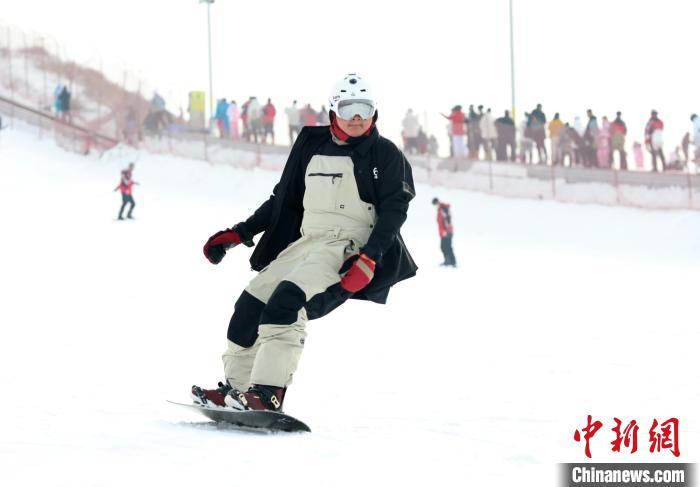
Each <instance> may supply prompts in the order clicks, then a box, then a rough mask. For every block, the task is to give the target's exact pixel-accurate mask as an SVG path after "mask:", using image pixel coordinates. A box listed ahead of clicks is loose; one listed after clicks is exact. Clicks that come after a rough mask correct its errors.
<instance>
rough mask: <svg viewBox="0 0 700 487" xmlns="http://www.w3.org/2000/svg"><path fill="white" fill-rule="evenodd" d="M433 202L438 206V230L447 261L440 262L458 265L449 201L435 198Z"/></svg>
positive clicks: (446, 264) (447, 264) (445, 264)
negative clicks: (454, 248)
mask: <svg viewBox="0 0 700 487" xmlns="http://www.w3.org/2000/svg"><path fill="white" fill-rule="evenodd" d="M433 204H434V205H436V206H437V207H438V211H437V222H438V231H439V232H440V249H441V250H442V255H443V256H444V258H445V261H444V262H443V263H442V264H440V265H443V266H452V267H457V259H455V253H454V251H453V250H452V234H453V233H454V231H453V229H452V215H450V205H449V204H448V203H440V200H438V199H437V198H433Z"/></svg>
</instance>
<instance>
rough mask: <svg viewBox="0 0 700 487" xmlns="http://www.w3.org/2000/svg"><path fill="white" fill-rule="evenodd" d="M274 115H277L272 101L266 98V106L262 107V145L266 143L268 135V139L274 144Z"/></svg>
mask: <svg viewBox="0 0 700 487" xmlns="http://www.w3.org/2000/svg"><path fill="white" fill-rule="evenodd" d="M275 115H277V110H276V109H275V105H273V104H272V100H271V99H270V98H268V99H267V104H266V105H265V106H264V107H263V144H266V143H267V135H268V134H270V138H272V143H273V144H274V143H275V127H274V125H275Z"/></svg>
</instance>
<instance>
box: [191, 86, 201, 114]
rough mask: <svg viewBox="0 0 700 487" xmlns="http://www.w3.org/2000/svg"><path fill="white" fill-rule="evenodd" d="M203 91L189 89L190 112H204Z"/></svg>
mask: <svg viewBox="0 0 700 487" xmlns="http://www.w3.org/2000/svg"><path fill="white" fill-rule="evenodd" d="M204 103H205V102H204V92H203V91H190V113H192V112H199V113H204Z"/></svg>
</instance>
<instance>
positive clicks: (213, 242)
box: [204, 225, 254, 264]
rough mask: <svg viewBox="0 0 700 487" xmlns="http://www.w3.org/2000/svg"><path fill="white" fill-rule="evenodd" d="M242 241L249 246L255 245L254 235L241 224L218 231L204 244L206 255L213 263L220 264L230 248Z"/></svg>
mask: <svg viewBox="0 0 700 487" xmlns="http://www.w3.org/2000/svg"><path fill="white" fill-rule="evenodd" d="M240 243H242V244H244V245H246V246H247V247H252V246H253V245H254V244H253V239H252V237H251V236H250V235H249V234H248V232H246V231H245V230H244V229H243V228H242V227H241V226H240V225H236V226H234V227H233V228H229V229H227V230H222V231H220V232H216V233H215V234H214V235H212V236H211V237H209V240H207V243H205V244H204V257H206V258H207V260H209V262H211V263H212V264H218V263H219V262H221V259H223V258H224V255H226V251H227V250H228V249H230V248H233V247H235V246H236V245H238V244H240Z"/></svg>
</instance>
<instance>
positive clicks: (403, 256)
mask: <svg viewBox="0 0 700 487" xmlns="http://www.w3.org/2000/svg"><path fill="white" fill-rule="evenodd" d="M330 140H331V134H330V130H329V128H328V127H304V128H303V129H302V130H301V132H300V133H299V136H298V137H297V140H296V142H295V143H294V146H293V147H292V150H291V152H290V154H289V158H288V159H287V163H286V165H285V166H284V170H283V172H282V176H281V178H280V181H279V183H278V184H277V185H276V186H275V188H274V190H273V194H272V196H270V198H269V199H268V200H267V201H265V202H264V203H263V204H262V205H261V206H260V208H258V209H257V210H256V211H255V213H254V214H253V215H252V216H251V217H250V218H248V219H247V220H246V221H245V222H243V223H242V224H239V225H243V226H244V228H245V230H246V231H247V232H249V233H250V234H251V235H256V234H258V233H260V232H264V233H263V236H262V237H261V238H260V241H259V242H258V244H257V246H256V248H255V251H254V252H253V255H252V256H251V258H250V264H251V267H252V268H253V269H254V270H257V271H260V270H261V269H263V268H264V267H265V266H267V265H268V264H269V263H270V262H272V261H273V260H274V259H275V258H276V257H277V255H278V254H279V253H280V252H281V251H282V250H284V249H285V248H287V246H288V245H289V244H290V243H292V242H294V241H295V240H297V239H298V238H300V236H301V233H300V228H301V221H302V218H303V215H304V207H303V200H304V190H305V184H304V175H305V173H306V167H307V165H308V163H309V161H310V160H311V158H312V157H313V156H314V155H315V154H317V153H318V152H319V151H320V149H321V147H323V146H324V145H325V144H327V143H328V142H329V141H330ZM350 157H351V159H352V161H353V165H354V173H355V179H356V180H357V186H358V190H359V193H360V198H361V199H362V200H363V201H366V202H368V203H372V204H373V205H374V206H375V209H376V211H377V223H376V225H375V226H374V229H373V231H372V233H371V235H370V237H369V239H368V241H367V244H366V245H365V246H364V247H363V249H362V251H363V252H365V253H366V254H367V255H368V256H369V257H371V258H372V259H374V260H375V261H376V262H377V268H376V269H375V275H374V279H373V280H372V281H371V282H370V283H369V285H368V286H367V287H366V288H364V289H363V290H361V291H359V292H357V293H355V294H354V295H352V296H350V295H349V294H347V293H344V292H343V291H342V290H341V289H339V286H337V285H336V288H335V289H333V288H330V289H329V291H328V292H326V293H323V294H321V295H317V296H315V297H314V298H313V299H312V300H311V301H310V303H309V305H308V306H307V311H308V313H309V318H314V317H318V316H323V315H324V314H326V313H328V312H329V311H330V310H332V309H333V308H335V307H337V306H338V305H340V304H341V303H342V302H343V301H345V299H347V298H348V297H351V298H354V299H366V300H370V301H374V302H376V303H385V302H386V299H387V296H388V294H389V288H390V287H391V286H393V285H394V284H396V283H397V282H399V281H402V280H404V279H407V278H409V277H412V276H414V275H415V274H416V270H417V269H418V268H417V266H416V264H415V263H414V262H413V259H412V258H411V255H410V254H409V253H408V250H407V249H406V246H405V244H404V242H403V240H402V238H401V235H400V233H399V229H400V228H401V225H403V223H404V221H405V220H406V213H407V211H408V204H409V202H410V201H411V200H412V199H413V197H414V196H415V188H414V185H413V175H412V172H411V166H410V164H409V163H408V161H407V160H406V158H405V157H404V155H403V153H402V152H401V151H400V150H399V149H398V148H397V147H396V146H395V145H394V144H393V143H392V142H391V141H389V140H387V139H385V138H383V137H380V136H379V132H378V131H377V129H376V127H375V128H374V129H373V130H372V132H371V133H370V135H369V136H367V138H366V139H365V140H363V141H361V142H360V143H358V144H357V145H355V146H353V148H352V152H351V153H350Z"/></svg>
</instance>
